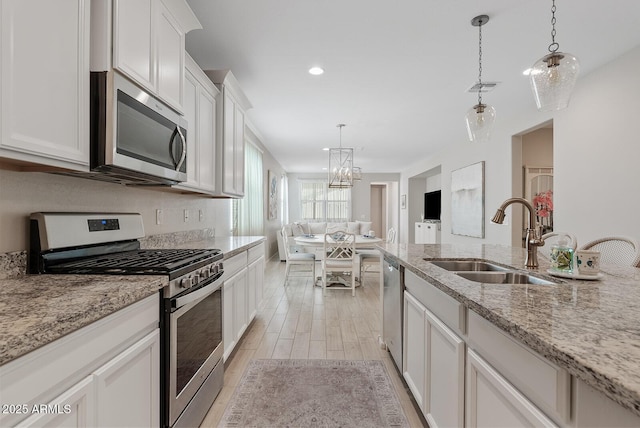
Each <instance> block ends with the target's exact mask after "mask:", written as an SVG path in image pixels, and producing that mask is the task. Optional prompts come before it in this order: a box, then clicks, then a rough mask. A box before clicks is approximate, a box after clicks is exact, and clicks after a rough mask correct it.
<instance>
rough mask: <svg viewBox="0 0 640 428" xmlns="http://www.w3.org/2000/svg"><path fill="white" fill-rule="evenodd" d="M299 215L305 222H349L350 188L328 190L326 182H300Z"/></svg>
mask: <svg viewBox="0 0 640 428" xmlns="http://www.w3.org/2000/svg"><path fill="white" fill-rule="evenodd" d="M300 215H301V217H302V218H301V220H307V221H332V222H337V221H349V220H350V219H351V188H344V189H330V188H329V184H328V183H327V181H326V180H300Z"/></svg>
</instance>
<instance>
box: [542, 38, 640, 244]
mask: <svg viewBox="0 0 640 428" xmlns="http://www.w3.org/2000/svg"><path fill="white" fill-rule="evenodd" d="M639 69H640V47H637V48H636V49H633V50H632V51H630V52H628V53H627V54H626V55H623V56H622V57H620V58H618V59H616V60H614V61H612V62H611V63H610V64H608V65H606V66H605V67H602V68H600V69H598V70H597V71H595V72H593V73H591V74H589V75H587V76H584V77H583V78H582V79H581V80H580V81H579V85H577V88H576V91H575V92H574V94H573V95H572V99H571V104H570V105H569V108H568V109H566V110H564V111H562V112H560V113H559V114H558V116H557V119H556V120H555V121H554V164H555V170H554V174H555V175H554V188H555V192H554V193H555V197H556V202H555V207H556V212H557V215H554V226H555V228H556V229H557V230H568V231H572V232H574V233H576V235H577V237H578V244H580V243H586V242H587V241H590V240H592V239H595V238H599V237H603V236H611V235H630V236H633V237H635V238H636V239H638V240H640V220H639V218H640V215H639V214H638V213H639V212H640V141H639V137H638V135H639V132H638V128H637V126H638V123H639V118H640V103H639V102H638V96H639V95H640V78H639V75H638V70H639Z"/></svg>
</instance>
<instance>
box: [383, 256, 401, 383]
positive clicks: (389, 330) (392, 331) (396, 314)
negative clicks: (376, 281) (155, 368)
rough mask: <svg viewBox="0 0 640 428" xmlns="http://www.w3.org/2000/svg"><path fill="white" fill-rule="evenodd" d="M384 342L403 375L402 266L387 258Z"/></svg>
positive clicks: (384, 268) (384, 276)
mask: <svg viewBox="0 0 640 428" xmlns="http://www.w3.org/2000/svg"><path fill="white" fill-rule="evenodd" d="M383 271H384V273H383V280H384V285H383V292H382V321H383V324H382V340H383V341H384V343H385V344H386V346H387V349H388V350H389V352H390V353H391V357H392V358H393V360H394V361H395V363H396V367H397V368H398V370H399V371H400V372H401V373H402V312H403V309H402V307H403V301H404V299H403V290H402V282H401V279H400V265H399V264H398V262H397V261H395V260H392V259H390V258H387V257H385V258H384V261H383Z"/></svg>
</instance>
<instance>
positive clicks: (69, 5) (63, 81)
mask: <svg viewBox="0 0 640 428" xmlns="http://www.w3.org/2000/svg"><path fill="white" fill-rule="evenodd" d="M89 3H90V2H89V1H85V0H60V1H55V2H52V1H47V0H3V1H2V3H1V5H0V53H1V55H2V57H1V60H0V67H1V68H0V93H2V96H1V97H0V103H1V114H0V119H1V122H0V131H1V133H0V157H5V158H10V159H16V160H21V161H27V162H33V163H39V164H45V165H53V166H59V167H65V168H70V169H76V170H87V168H88V165H89V45H90V34H89V22H90V16H89V14H90V8H89Z"/></svg>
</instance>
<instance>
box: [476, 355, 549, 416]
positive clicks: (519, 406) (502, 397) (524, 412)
mask: <svg viewBox="0 0 640 428" xmlns="http://www.w3.org/2000/svg"><path fill="white" fill-rule="evenodd" d="M467 375H468V376H467V419H466V426H467V427H516V426H536V427H538V426H544V427H555V426H557V425H556V424H555V423H554V422H553V421H551V419H549V418H548V417H547V416H545V415H544V414H543V413H542V412H541V411H540V410H538V408H536V406H534V405H533V404H532V403H531V402H530V401H529V400H527V398H526V397H525V396H524V395H522V394H521V393H520V392H519V391H518V390H517V389H515V388H514V387H513V386H512V385H511V384H510V383H509V382H507V380H505V379H504V378H503V377H502V376H501V375H500V374H499V373H498V372H497V371H495V370H494V369H493V367H491V366H490V365H489V364H488V363H487V362H486V361H485V360H483V359H482V357H480V356H479V355H478V354H476V353H475V352H474V351H473V350H471V349H469V350H468V351H467Z"/></svg>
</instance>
